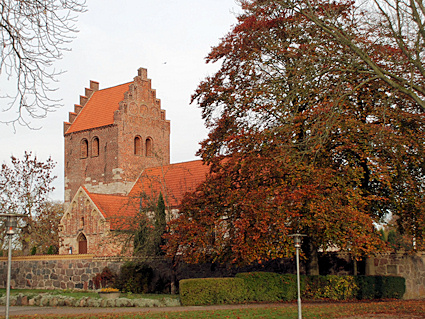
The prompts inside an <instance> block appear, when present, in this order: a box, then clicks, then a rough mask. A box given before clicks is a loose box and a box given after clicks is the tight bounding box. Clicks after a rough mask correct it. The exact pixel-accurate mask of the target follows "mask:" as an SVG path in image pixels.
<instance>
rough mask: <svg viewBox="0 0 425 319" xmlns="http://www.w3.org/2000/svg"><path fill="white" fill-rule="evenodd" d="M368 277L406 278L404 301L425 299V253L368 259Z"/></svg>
mask: <svg viewBox="0 0 425 319" xmlns="http://www.w3.org/2000/svg"><path fill="white" fill-rule="evenodd" d="M366 275H379V276H401V277H404V278H406V293H405V294H404V299H422V298H425V253H416V254H407V253H394V254H383V255H379V256H376V257H371V258H368V260H367V261H366Z"/></svg>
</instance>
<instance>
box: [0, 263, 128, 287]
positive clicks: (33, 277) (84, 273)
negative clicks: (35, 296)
mask: <svg viewBox="0 0 425 319" xmlns="http://www.w3.org/2000/svg"><path fill="white" fill-rule="evenodd" d="M123 263H124V262H123V261H120V260H118V259H117V258H115V259H110V260H108V259H105V258H98V257H95V256H93V255H43V256H23V257H12V267H11V269H12V273H11V286H12V288H20V289H24V288H27V289H90V288H92V287H91V286H92V285H93V282H92V279H93V277H94V276H95V275H96V274H97V273H100V272H101V271H102V270H103V268H105V267H109V268H110V269H111V270H112V271H114V272H118V271H119V268H120V267H121V265H122V264H123ZM6 281H7V258H4V257H2V258H0V287H3V288H4V287H6Z"/></svg>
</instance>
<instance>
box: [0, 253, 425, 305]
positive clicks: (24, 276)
mask: <svg viewBox="0 0 425 319" xmlns="http://www.w3.org/2000/svg"><path fill="white" fill-rule="evenodd" d="M342 257H344V256H342ZM328 258H329V257H328ZM129 260H133V259H132V258H128V257H95V256H94V255H44V256H25V257H13V259H12V274H11V285H12V287H13V288H33V289H91V288H93V281H92V279H93V277H94V276H95V275H96V274H97V273H100V272H102V270H103V269H104V268H105V267H108V268H109V269H110V270H111V271H112V272H115V273H119V270H120V268H121V266H122V265H123V264H124V263H125V262H126V261H129ZM147 263H148V264H149V265H150V266H151V267H152V268H153V269H154V270H155V272H156V274H157V275H158V274H160V275H161V276H162V279H165V280H166V281H170V280H171V278H172V270H171V264H170V263H169V262H167V261H165V260H163V259H160V258H159V259H153V260H150V261H147ZM331 264H333V266H331ZM349 264H350V263H349V261H348V259H347V258H345V259H344V258H341V256H335V261H334V262H329V265H330V266H329V268H328V271H327V272H325V270H324V269H321V271H320V272H321V274H323V275H325V274H327V273H329V274H342V275H349V274H352V270H353V269H354V267H352V266H349ZM303 268H304V267H302V268H301V271H302V273H303ZM245 271H272V272H279V273H294V272H295V264H294V260H291V259H282V260H279V261H272V262H270V263H264V264H261V265H252V266H249V267H246V268H239V269H238V268H231V267H226V266H219V265H215V264H199V265H186V264H180V265H179V267H178V269H177V271H176V278H177V280H181V279H185V278H202V277H230V276H234V275H235V274H236V273H238V272H245ZM359 273H360V274H362V273H364V272H363V271H361V272H359ZM365 274H366V275H382V276H386V275H388V276H401V277H404V278H405V279H406V293H405V295H404V299H421V298H425V253H418V254H414V255H411V254H403V253H397V254H383V255H379V256H376V257H372V258H368V259H367V260H366V262H365ZM6 275H7V258H6V257H0V287H2V288H4V287H5V286H6Z"/></svg>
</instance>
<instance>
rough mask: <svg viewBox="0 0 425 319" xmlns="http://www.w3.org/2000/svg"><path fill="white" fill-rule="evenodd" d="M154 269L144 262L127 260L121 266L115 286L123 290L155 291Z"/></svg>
mask: <svg viewBox="0 0 425 319" xmlns="http://www.w3.org/2000/svg"><path fill="white" fill-rule="evenodd" d="M153 278H154V271H153V269H152V268H151V267H149V266H148V265H146V264H144V263H134V262H127V263H125V264H124V265H123V266H122V267H121V271H120V274H119V276H118V279H117V281H116V283H115V286H116V287H117V288H118V289H119V290H121V291H122V292H132V293H150V292H154V289H153V287H152V281H153Z"/></svg>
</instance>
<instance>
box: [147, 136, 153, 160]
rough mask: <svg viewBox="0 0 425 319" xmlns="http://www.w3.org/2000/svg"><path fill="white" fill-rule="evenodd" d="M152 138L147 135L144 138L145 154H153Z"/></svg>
mask: <svg viewBox="0 0 425 319" xmlns="http://www.w3.org/2000/svg"><path fill="white" fill-rule="evenodd" d="M152 144H153V143H152V139H151V138H150V137H148V138H147V139H146V156H149V157H151V156H153V145H152Z"/></svg>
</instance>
